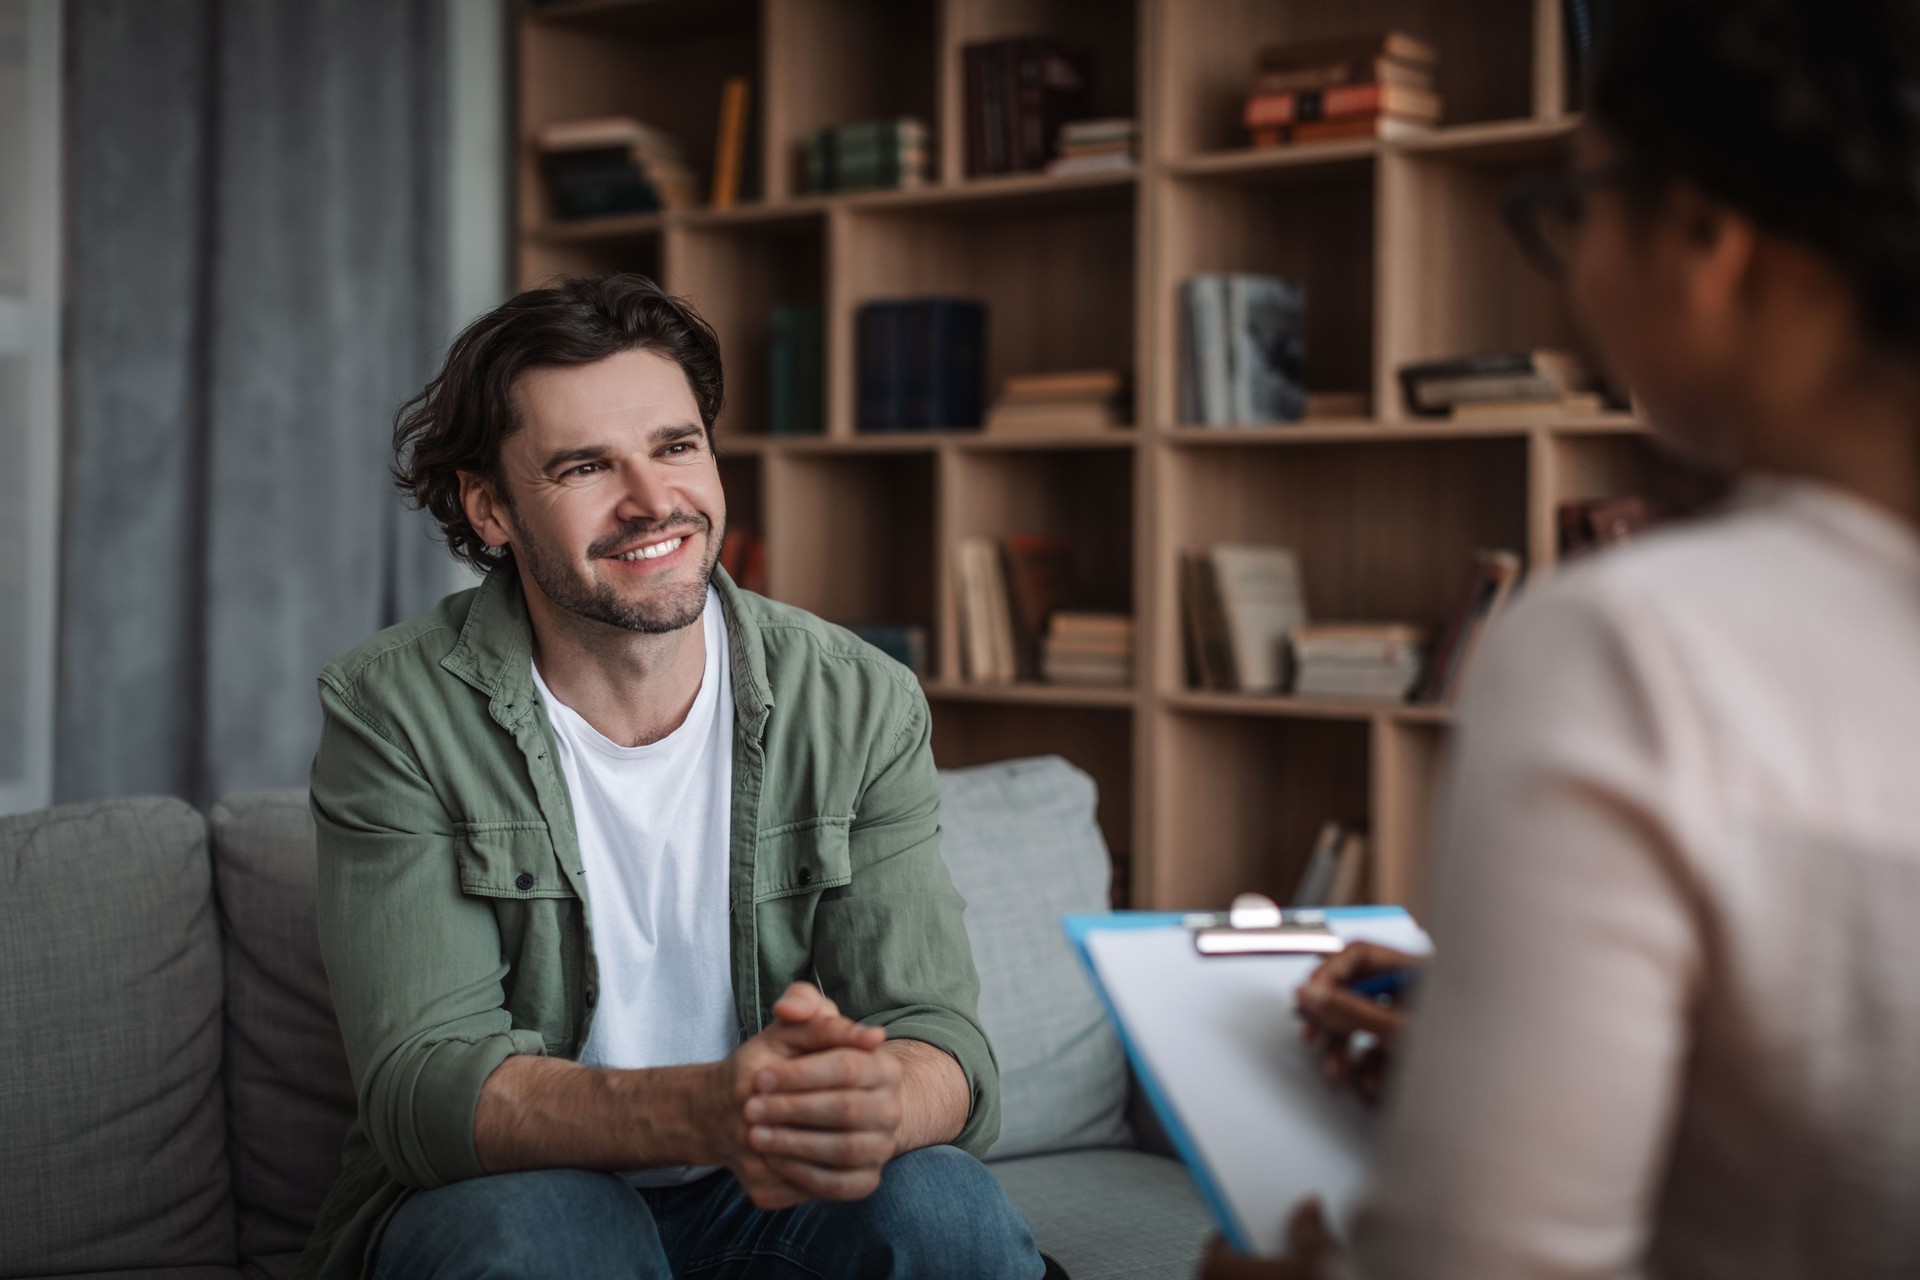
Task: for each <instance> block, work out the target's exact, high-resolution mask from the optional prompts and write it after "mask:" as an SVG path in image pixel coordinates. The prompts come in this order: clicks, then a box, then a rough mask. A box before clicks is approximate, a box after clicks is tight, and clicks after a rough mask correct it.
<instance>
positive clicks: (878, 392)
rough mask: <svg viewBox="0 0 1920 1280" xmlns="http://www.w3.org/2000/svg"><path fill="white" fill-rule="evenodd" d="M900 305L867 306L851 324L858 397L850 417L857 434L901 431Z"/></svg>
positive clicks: (902, 361) (902, 363)
mask: <svg viewBox="0 0 1920 1280" xmlns="http://www.w3.org/2000/svg"><path fill="white" fill-rule="evenodd" d="M906 305H907V304H905V303H900V302H870V303H868V304H867V305H866V306H864V307H862V308H860V312H859V315H858V316H857V317H856V318H855V321H854V355H855V364H856V369H857V386H858V395H857V398H856V404H855V410H854V417H855V425H856V426H857V427H858V428H859V429H860V430H861V431H901V430H904V429H905V426H906V419H907V412H906V391H907V377H906V373H907V368H906V366H907V346H906V327H905V316H904V314H903V313H902V310H901V308H902V307H904V306H906Z"/></svg>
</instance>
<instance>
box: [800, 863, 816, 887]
mask: <svg viewBox="0 0 1920 1280" xmlns="http://www.w3.org/2000/svg"><path fill="white" fill-rule="evenodd" d="M800 883H801V884H802V885H803V886H804V885H810V884H812V883H813V870H812V868H810V867H802V868H800Z"/></svg>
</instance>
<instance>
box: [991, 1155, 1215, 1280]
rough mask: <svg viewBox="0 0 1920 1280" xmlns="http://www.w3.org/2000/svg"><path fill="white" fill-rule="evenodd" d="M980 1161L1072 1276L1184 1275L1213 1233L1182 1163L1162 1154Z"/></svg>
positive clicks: (1181, 1278) (1160, 1278)
mask: <svg viewBox="0 0 1920 1280" xmlns="http://www.w3.org/2000/svg"><path fill="white" fill-rule="evenodd" d="M987 1167H988V1168H990V1169H992V1170H993V1174H994V1176H995V1177H996V1178H998V1179H1000V1185H1001V1186H1003V1187H1005V1188H1006V1189H1007V1195H1008V1197H1009V1198H1010V1199H1012V1201H1013V1202H1014V1203H1015V1204H1016V1205H1018V1206H1020V1211H1021V1212H1022V1213H1025V1214H1026V1215H1027V1221H1028V1222H1030V1223H1032V1224H1033V1238H1034V1239H1035V1240H1036V1241H1038V1242H1039V1244H1040V1248H1041V1249H1042V1250H1043V1251H1044V1252H1046V1253H1049V1254H1051V1255H1053V1257H1055V1258H1057V1259H1059V1261H1060V1265H1061V1266H1063V1267H1065V1268H1066V1269H1067V1272H1068V1274H1070V1275H1071V1276H1072V1277H1073V1280H1188V1278H1189V1277H1190V1276H1192V1275H1193V1271H1194V1266H1195V1264H1196V1263H1198V1262H1199V1260H1200V1254H1201V1251H1202V1249H1203V1248H1204V1247H1205V1245H1206V1241H1207V1237H1208V1235H1210V1234H1211V1233H1212V1231H1213V1221H1212V1219H1211V1218H1209V1217H1208V1216H1207V1211H1206V1207H1205V1206H1204V1205H1203V1204H1202V1203H1201V1202H1200V1197H1199V1196H1198V1195H1196V1194H1195V1193H1194V1190H1193V1183H1192V1181H1191V1180H1189V1179H1188V1177H1187V1171H1186V1169H1185V1168H1183V1167H1182V1166H1181V1165H1180V1163H1179V1162H1178V1161H1175V1160H1169V1159H1167V1158H1166V1157H1165V1156H1155V1155H1148V1154H1147V1153H1146V1152H1143V1151H1070V1152H1065V1153H1062V1154H1058V1155H1044V1156H1028V1157H1026V1158H1025V1159H1021V1160H996V1161H994V1162H993V1163H992V1164H990V1165H988V1166H987Z"/></svg>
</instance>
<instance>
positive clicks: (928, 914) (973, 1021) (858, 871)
mask: <svg viewBox="0 0 1920 1280" xmlns="http://www.w3.org/2000/svg"><path fill="white" fill-rule="evenodd" d="M901 704H902V705H901V710H900V713H899V715H898V716H897V717H896V722H895V726H894V728H893V731H892V733H891V735H890V737H889V738H888V740H887V742H886V743H885V745H884V747H883V749H882V750H879V751H877V752H876V753H875V755H874V757H873V760H874V764H873V766H872V768H871V770H870V774H869V777H868V778H867V780H866V782H865V786H864V788H863V790H862V794H861V797H860V801H859V804H858V807H857V808H856V810H855V812H854V815H853V825H852V831H851V833H850V838H849V843H850V851H851V858H852V864H853V880H852V882H851V883H850V884H848V885H846V886H844V887H842V888H837V889H833V890H830V891H828V892H827V893H826V894H825V895H823V896H822V898H821V902H820V907H819V912H818V915H817V916H816V917H815V923H814V938H815V951H814V964H815V968H816V971H817V972H818V974H819V976H820V980H821V982H822V983H823V985H824V986H825V989H826V990H828V991H830V992H832V993H833V995H834V998H835V999H836V1000H837V1001H838V1002H839V1004H840V1006H841V1008H842V1009H843V1010H844V1011H845V1012H846V1013H847V1014H848V1016H850V1017H854V1018H857V1019H859V1020H860V1021H863V1022H867V1023H871V1024H873V1025H876V1026H883V1027H885V1028H886V1029H887V1034H888V1035H890V1036H892V1037H894V1038H896V1039H906V1040H920V1041H924V1042H925V1043H927V1044H930V1045H933V1046H934V1047H935V1048H938V1049H941V1050H944V1051H945V1052H946V1053H947V1054H948V1055H949V1056H951V1057H952V1058H953V1060H954V1061H955V1062H957V1063H959V1065H960V1069H961V1070H962V1071H963V1072H965V1073H966V1078H967V1087H968V1090H969V1092H970V1095H971V1103H970V1107H969V1111H968V1116H967V1124H966V1127H965V1128H964V1129H962V1130H961V1132H960V1136H959V1137H958V1138H956V1139H955V1140H954V1145H956V1146H958V1147H960V1148H962V1149H963V1150H965V1151H968V1152H970V1153H972V1154H974V1155H976V1156H977V1155H984V1154H985V1153H986V1150H987V1148H989V1147H991V1146H992V1145H993V1141H994V1139H995V1138H997V1137H998V1136H999V1134H1000V1072H999V1067H998V1065H997V1064H996V1063H995V1061H994V1057H993V1050H992V1048H991V1047H990V1046H989V1044H988V1043H987V1034H986V1032H985V1031H984V1030H983V1029H982V1028H981V1026H980V1017H979V1013H978V1005H979V1001H980V979H979V977H978V975H977V974H976V973H975V971H974V967H973V950H972V947H971V946H970V945H969V943H968V942H967V933H966V927H965V923H964V920H963V916H964V913H965V911H966V901H965V899H963V898H962V897H961V896H960V894H959V891H958V890H956V889H955V888H954V887H953V880H952V878H951V877H950V876H949V875H948V874H947V866H946V863H945V862H944V861H942V859H941V857H940V780H939V775H938V774H937V773H936V771H935V769H934V763H933V745H932V736H931V735H932V721H931V717H930V716H929V715H928V713H927V704H926V699H925V697H924V696H923V695H922V694H921V693H920V692H919V690H918V689H915V690H912V691H911V693H905V692H903V694H902V699H901Z"/></svg>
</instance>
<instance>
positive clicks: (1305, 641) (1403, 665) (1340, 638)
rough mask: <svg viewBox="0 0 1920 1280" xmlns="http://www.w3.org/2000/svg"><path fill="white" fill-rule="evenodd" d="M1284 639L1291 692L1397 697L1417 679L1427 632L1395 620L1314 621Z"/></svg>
mask: <svg viewBox="0 0 1920 1280" xmlns="http://www.w3.org/2000/svg"><path fill="white" fill-rule="evenodd" d="M1288 640H1289V643H1290V644H1291V645H1292V648H1293V692H1294V694H1295V695H1296V696H1298V697H1302V698H1377V699H1384V700H1388V701H1392V702H1402V701H1404V700H1405V699H1406V696H1407V695H1408V694H1409V693H1411V692H1412V691H1413V687H1414V685H1415V684H1417V683H1418V682H1419V680H1420V675H1421V672H1422V669H1423V668H1422V662H1423V659H1424V658H1425V656H1426V643H1427V635H1426V632H1424V631H1422V630H1421V629H1420V628H1418V627H1410V626H1405V625H1403V624H1401V623H1396V622H1376V623H1320V624H1318V625H1313V626H1304V627H1295V628H1294V629H1293V632H1292V634H1291V635H1290V636H1289V637H1288Z"/></svg>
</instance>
